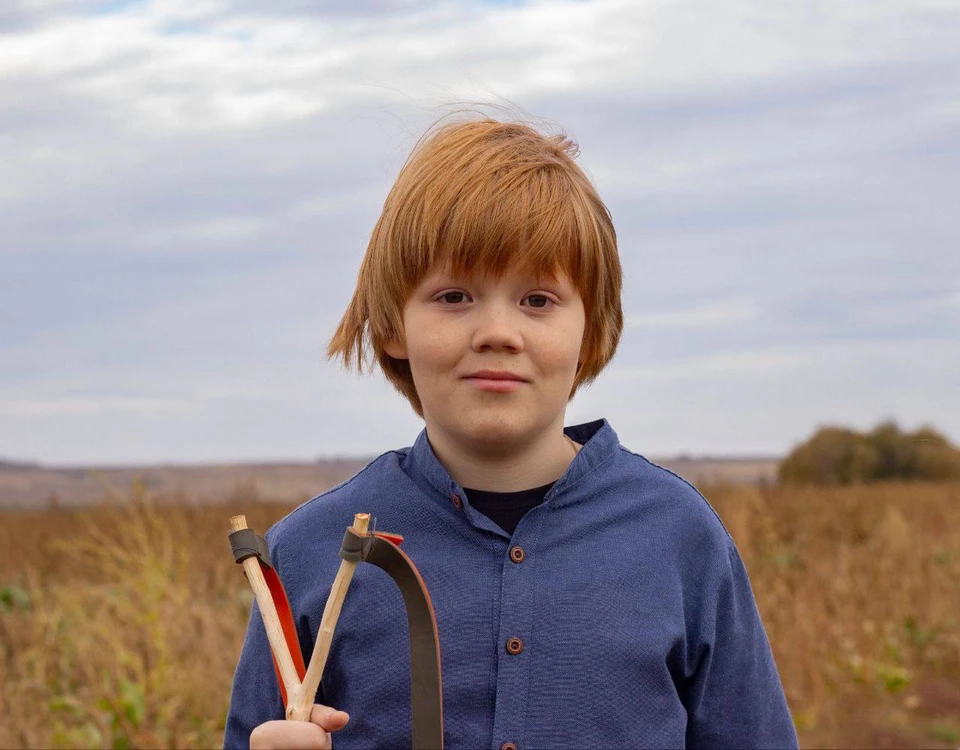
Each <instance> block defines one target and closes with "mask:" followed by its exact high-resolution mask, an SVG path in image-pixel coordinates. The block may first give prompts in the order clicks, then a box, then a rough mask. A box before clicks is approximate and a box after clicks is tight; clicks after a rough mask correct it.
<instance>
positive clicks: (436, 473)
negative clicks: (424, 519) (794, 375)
mask: <svg viewBox="0 0 960 750" xmlns="http://www.w3.org/2000/svg"><path fill="white" fill-rule="evenodd" d="M563 431H564V432H565V433H566V434H567V435H568V436H569V437H570V438H572V439H573V440H575V441H576V442H578V443H580V444H581V445H582V446H583V448H581V450H580V452H579V453H578V454H577V456H576V458H574V459H573V461H571V462H570V466H568V467H567V470H566V471H565V472H564V473H563V476H561V477H560V479H558V480H557V483H556V484H555V485H554V487H553V489H552V490H550V492H549V494H548V499H549V498H550V497H553V496H555V495H557V494H558V493H559V492H560V491H561V490H563V489H566V488H569V487H571V486H572V485H574V484H576V483H578V482H579V481H580V480H581V479H583V478H584V477H586V476H587V475H588V474H590V473H591V472H593V471H594V470H595V469H596V468H597V467H599V466H600V465H601V464H603V463H605V462H606V461H607V460H609V459H610V457H611V456H612V455H613V454H614V453H615V452H616V451H617V449H618V448H619V447H620V440H619V438H618V437H617V433H616V432H614V430H613V428H612V427H611V426H610V423H609V422H607V420H606V419H598V420H596V421H594V422H586V423H584V424H578V425H573V426H570V427H564V428H563ZM401 466H402V468H403V471H404V472H405V473H406V474H407V476H409V477H410V478H411V479H413V480H414V481H415V482H416V483H417V484H418V485H420V486H421V487H422V488H423V489H424V490H428V489H429V491H428V494H430V495H434V496H437V495H439V496H440V497H442V499H443V500H445V501H448V502H449V501H450V500H451V499H453V498H454V497H457V498H459V499H460V500H461V501H462V500H463V499H464V497H465V495H464V492H463V488H462V487H460V485H459V484H457V483H456V482H454V481H453V478H452V477H451V476H450V474H449V473H448V472H447V470H446V468H444V466H443V464H441V463H440V461H439V459H438V458H437V456H436V454H435V453H434V452H433V447H432V446H431V445H430V441H429V440H428V439H427V430H426V428H424V429H423V430H421V432H420V434H419V435H418V436H417V440H416V442H414V444H413V446H412V447H411V448H410V449H409V450H408V451H407V455H406V457H405V458H404V460H403V462H402V464H401Z"/></svg>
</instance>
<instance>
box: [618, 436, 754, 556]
mask: <svg viewBox="0 0 960 750" xmlns="http://www.w3.org/2000/svg"><path fill="white" fill-rule="evenodd" d="M620 450H622V451H623V452H624V453H629V454H630V455H631V456H636V457H637V458H639V459H640V460H641V461H643V462H645V463H646V464H647V465H648V466H652V467H653V468H654V469H659V470H660V471H662V472H665V473H666V474H669V475H670V476H672V477H675V478H676V479H679V480H680V481H681V482H683V483H684V484H685V485H687V487H689V488H690V489H691V490H693V491H694V492H696V493H697V497H699V498H700V500H701V501H703V504H704V505H706V506H707V507H708V508H709V509H710V512H711V513H713V516H714V518H716V519H717V522H718V523H719V524H720V528H722V529H723V532H724V533H725V534H726V535H727V540H728V541H730V542H732V543H733V546H734V548H736V542H735V541H734V538H733V536H732V535H731V534H730V531H729V529H727V526H726V524H725V523H724V522H723V519H722V518H720V514H719V513H717V511H716V509H715V508H714V507H713V506H712V505H711V504H710V501H709V500H707V498H705V497H704V496H703V493H702V492H700V490H698V489H697V488H696V487H695V486H694V485H693V484H691V483H690V482H688V481H687V480H686V479H684V478H683V477H682V476H680V475H679V474H677V473H676V472H673V471H670V469H668V468H666V467H665V466H661V465H660V464H655V463H654V462H653V461H651V460H650V459H649V458H647V457H646V456H642V455H640V454H639V453H634V452H633V451H632V450H630V449H629V448H625V447H624V446H623V445H622V444H621V445H620Z"/></svg>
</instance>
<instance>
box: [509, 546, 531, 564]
mask: <svg viewBox="0 0 960 750" xmlns="http://www.w3.org/2000/svg"><path fill="white" fill-rule="evenodd" d="M526 556H527V553H526V552H524V551H523V547H518V546H517V545H514V546H513V547H511V548H510V559H511V560H513V561H514V562H515V563H522V562H523V558H524V557H526Z"/></svg>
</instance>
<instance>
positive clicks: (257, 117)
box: [0, 0, 960, 465]
mask: <svg viewBox="0 0 960 750" xmlns="http://www.w3.org/2000/svg"><path fill="white" fill-rule="evenodd" d="M958 38H960V4H957V3H956V2H955V0H844V2H837V0H669V1H667V0H588V1H586V2H584V1H577V2H572V1H564V2H556V1H552V0H551V1H546V0H544V1H540V2H503V1H500V2H476V1H464V2H446V1H433V0H407V1H406V2H401V1H397V2H389V0H339V1H338V2H322V1H320V2H318V1H317V0H271V2H269V3H264V2H262V1H261V0H256V1H254V0H232V1H227V0H156V1H154V2H150V1H143V2H139V1H136V0H112V1H107V0H45V1H41V0H3V3H2V5H0V458H4V459H11V460H30V461H40V462H43V463H47V464H51V465H80V464H98V465H137V464H145V463H159V462H170V463H206V462H225V461H248V460H287V459H292V460H300V459H304V460H313V459H316V458H319V457H324V456H369V455H375V454H377V453H379V452H381V451H385V450H389V449H392V448H397V447H400V446H404V445H409V444H411V443H412V442H413V440H414V439H415V437H416V435H417V433H418V432H419V431H420V429H422V426H423V423H422V422H421V421H420V420H419V419H418V418H417V417H416V416H415V414H414V413H413V411H412V410H411V409H410V407H409V406H408V405H407V403H406V402H405V401H404V400H403V399H402V398H401V397H400V396H399V395H398V394H397V393H396V392H395V391H393V390H392V388H391V387H390V386H388V385H387V384H386V382H385V381H384V379H383V378H382V376H381V375H380V374H379V373H373V374H371V375H366V376H358V375H355V374H351V373H348V372H346V371H344V370H343V369H342V367H341V366H339V365H337V364H335V363H332V362H327V361H326V360H325V356H324V352H325V350H326V345H327V342H328V340H329V338H330V335H331V334H332V332H333V330H334V329H335V327H336V324H337V322H338V320H339V318H340V315H341V313H342V311H343V309H344V307H345V306H346V304H347V302H348V300H349V298H350V295H351V293H352V289H353V283H354V280H355V278H356V273H357V270H358V269H359V265H360V261H361V258H362V255H363V251H364V249H365V247H366V243H367V241H368V239H369V236H370V232H371V229H372V227H373V224H374V222H375V221H376V218H377V216H378V214H379V211H380V208H381V206H382V203H383V200H384V198H385V197H386V194H387V191H388V190H389V188H390V185H391V184H392V181H393V179H394V178H395V177H396V174H397V172H398V170H399V168H400V166H401V165H402V163H403V161H404V159H405V158H406V155H407V153H408V152H409V150H410V148H411V146H412V145H413V144H414V143H415V142H416V140H417V139H418V137H419V136H420V134H421V133H422V132H423V130H424V129H425V128H426V127H428V126H429V125H430V123H432V122H434V121H435V120H437V119H438V118H439V117H442V116H444V115H446V114H449V113H450V112H452V111H455V110H456V109H458V108H463V107H474V108H477V109H479V110H481V111H487V112H492V113H493V114H495V115H497V116H499V117H523V118H527V119H531V120H533V121H535V122H537V123H542V124H543V126H544V127H549V128H552V129H554V130H556V129H561V130H563V131H564V132H566V133H568V134H569V135H570V136H571V137H573V138H574V139H575V140H576V141H577V142H578V143H579V145H580V150H581V156H580V158H579V163H580V164H581V166H582V167H583V168H584V169H585V170H586V171H587V173H588V174H589V175H590V177H591V178H592V179H593V181H594V183H595V185H596V187H597V189H598V190H599V192H600V194H601V196H602V197H603V199H604V201H605V202H606V203H607V205H608V206H609V208H610V210H611V212H612V215H613V219H614V224H615V226H616V228H617V232H618V241H619V249H620V254H621V260H622V263H623V268H624V298H623V299H624V311H625V314H626V326H625V329H624V333H623V337H622V339H621V344H620V347H619V350H618V353H617V356H616V357H615V358H614V360H613V361H612V362H611V364H610V365H609V366H608V368H607V370H606V371H605V372H604V373H603V374H602V375H601V376H600V378H599V379H598V380H597V381H596V382H595V383H594V384H593V385H591V386H589V387H588V388H586V389H584V390H582V391H581V392H580V393H578V395H577V396H576V398H575V399H574V400H573V401H572V402H571V404H570V406H569V408H568V411H567V423H568V424H575V423H579V422H584V421H589V420H593V419H597V418H600V417H606V418H608V419H609V420H610V422H611V424H612V425H613V427H614V429H615V430H616V431H617V433H618V435H619V436H620V440H621V442H622V443H623V444H624V445H625V446H627V447H628V448H630V449H631V450H634V451H635V452H638V453H642V454H645V455H648V456H668V455H676V454H680V453H686V454H691V455H694V456H699V455H728V456H747V455H771V456H772V455H781V454H783V453H785V452H787V451H788V450H789V449H790V448H791V446H793V445H794V444H796V443H797V442H799V441H801V440H803V439H805V438H806V437H808V436H809V435H810V434H811V433H812V432H813V431H814V430H815V429H816V428H817V427H818V426H821V425H827V424H831V425H834V424H838V425H846V426H849V427H853V428H856V429H868V428H870V427H872V426H874V425H875V424H877V423H878V422H880V421H881V420H884V419H895V420H897V421H898V423H899V424H900V425H901V427H903V428H905V429H915V428H917V427H919V426H921V425H932V426H934V427H936V428H937V429H939V430H941V431H942V432H944V433H945V434H946V435H947V436H948V437H949V438H950V439H951V440H953V441H954V442H960V398H958V397H957V392H958V385H960V252H958V238H960V211H958V210H957V206H958V205H960V169H958V167H957V165H958V164H960V45H958V44H957V39H958Z"/></svg>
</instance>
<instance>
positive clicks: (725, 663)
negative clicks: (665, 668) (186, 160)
mask: <svg viewBox="0 0 960 750" xmlns="http://www.w3.org/2000/svg"><path fill="white" fill-rule="evenodd" d="M721 560H723V558H721ZM718 568H719V570H718V571H717V572H718V574H719V578H718V579H716V580H715V585H716V588H715V592H716V593H715V595H713V596H706V597H704V599H703V602H704V611H703V612H701V617H700V618H698V619H699V623H698V625H699V633H697V634H696V635H695V640H694V643H695V654H696V657H697V658H696V659H695V660H694V670H693V673H692V674H691V675H690V677H689V679H688V680H687V681H686V684H685V685H684V686H683V689H682V690H681V696H682V698H683V702H684V705H685V707H686V709H687V717H688V719H687V734H686V746H687V747H688V748H733V747H736V748H797V747H798V742H797V734H796V730H795V729H794V726H793V720H792V719H791V717H790V710H789V708H788V707H787V701H786V697H785V696H784V693H783V686H782V685H781V683H780V677H779V675H778V673H777V667H776V664H775V663H774V660H773V653H772V652H771V650H770V643H769V641H768V640H767V635H766V632H765V630H764V628H763V623H762V622H761V620H760V613H759V611H758V610H757V605H756V601H755V600H754V596H753V591H752V589H751V587H750V580H749V578H748V577H747V571H746V568H745V567H744V565H743V561H742V560H741V559H740V554H739V552H737V549H736V547H735V546H734V545H733V544H732V542H731V543H730V545H729V547H728V550H727V555H726V560H725V561H724V562H721V564H720V565H718Z"/></svg>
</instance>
